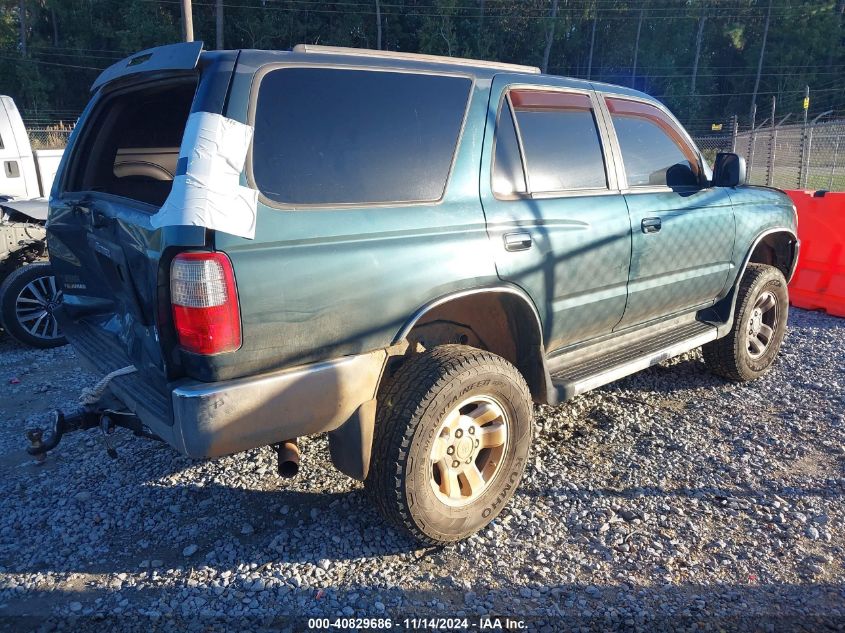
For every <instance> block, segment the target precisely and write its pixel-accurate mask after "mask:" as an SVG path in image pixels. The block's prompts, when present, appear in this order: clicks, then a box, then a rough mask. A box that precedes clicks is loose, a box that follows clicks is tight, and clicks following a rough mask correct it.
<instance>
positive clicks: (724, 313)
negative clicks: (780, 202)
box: [704, 226, 801, 336]
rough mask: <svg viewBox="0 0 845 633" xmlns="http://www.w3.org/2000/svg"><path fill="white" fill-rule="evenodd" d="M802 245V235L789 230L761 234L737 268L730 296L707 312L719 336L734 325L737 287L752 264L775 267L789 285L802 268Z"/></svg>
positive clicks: (769, 231) (781, 229)
mask: <svg viewBox="0 0 845 633" xmlns="http://www.w3.org/2000/svg"><path fill="white" fill-rule="evenodd" d="M800 246H801V242H800V240H799V239H798V236H797V235H796V234H795V232H794V231H793V230H792V229H790V228H788V227H783V226H779V227H773V228H769V229H766V230H765V231H761V232H760V233H758V234H757V236H756V237H755V238H754V240H753V241H752V242H751V246H750V247H749V248H748V250H747V251H746V253H745V256H744V258H743V260H742V264H741V265H740V266H738V267H737V271H738V272H737V275H736V277H735V278H734V280H733V283H732V284H731V286H730V287H729V288H728V292H727V294H726V295H725V296H724V297H723V298H722V299H720V300H719V301H717V302H716V303H715V305H713V306H712V307H711V308H708V309H707V310H706V311H704V318H705V320H709V321H714V322H716V323H718V324H719V336H722V335H723V334H726V333H727V332H728V331H729V330H730V327H731V324H732V323H733V318H734V311H735V310H736V299H737V288H739V284H740V283H742V278H743V276H744V275H745V271H746V270H747V268H748V264H751V263H756V264H767V265H769V266H775V267H776V268H778V269H779V270H780V271H781V272H782V273H783V276H784V277H785V278H786V282H787V283H789V281H790V280H791V279H792V276H793V275H794V274H795V268H796V266H797V265H798V252H799V248H800Z"/></svg>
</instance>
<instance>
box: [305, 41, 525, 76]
mask: <svg viewBox="0 0 845 633" xmlns="http://www.w3.org/2000/svg"><path fill="white" fill-rule="evenodd" d="M293 50H294V52H295V53H322V54H324V55H358V56H360V57H377V58H380V59H407V60H412V61H419V62H428V63H431V64H451V65H453V66H476V67H480V68H498V69H500V70H509V71H511V72H517V73H533V74H539V73H540V69H539V68H538V67H537V66H523V65H521V64H506V63H504V62H490V61H485V60H482V59H467V58H465V57H443V56H441V55H424V54H422V53H400V52H396V51H376V50H370V49H368V48H348V47H345V46H321V45H318V44H297V45H296V46H294V47H293Z"/></svg>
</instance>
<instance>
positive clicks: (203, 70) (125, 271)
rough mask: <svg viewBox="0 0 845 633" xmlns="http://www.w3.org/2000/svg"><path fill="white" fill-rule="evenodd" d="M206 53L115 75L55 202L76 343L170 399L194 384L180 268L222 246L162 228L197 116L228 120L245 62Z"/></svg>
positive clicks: (51, 236) (151, 60) (129, 65)
mask: <svg viewBox="0 0 845 633" xmlns="http://www.w3.org/2000/svg"><path fill="white" fill-rule="evenodd" d="M200 49H201V43H192V44H183V45H173V46H165V47H159V48H157V49H151V50H150V51H144V52H143V53H139V54H137V55H135V56H133V57H131V58H128V59H127V60H124V61H122V62H119V63H118V64H116V65H115V66H114V67H112V68H109V69H107V70H106V71H105V72H104V73H103V75H102V76H101V77H100V79H98V80H97V82H95V84H94V88H95V89H96V90H97V92H96V94H95V95H94V97H93V99H92V100H91V102H90V103H89V105H88V107H87V108H86V110H85V112H84V114H83V116H82V119H81V120H80V123H79V125H78V126H77V129H76V131H75V132H74V135H73V139H72V141H71V144H70V145H69V147H68V149H67V151H66V153H65V157H64V159H63V164H62V166H61V167H60V170H59V176H58V177H57V180H56V183H55V185H54V188H53V195H52V197H51V203H50V214H49V220H48V228H47V230H48V249H49V252H50V260H51V262H52V264H53V267H54V269H55V272H56V276H57V278H58V280H59V282H60V283H61V284H62V286H63V289H64V306H63V321H64V324H63V325H64V327H65V328H66V329H67V330H68V334H69V338H70V340H71V342H72V343H73V344H74V346H75V347H76V348H77V349H78V351H80V352H81V353H82V355H83V356H84V357H87V358H88V360H89V361H92V362H93V364H94V365H95V366H96V367H97V369H99V370H100V371H105V370H111V369H115V367H114V365H121V366H125V365H126V364H129V363H131V364H133V365H135V367H136V368H137V369H138V376H137V378H138V379H141V380H143V382H144V383H145V384H146V385H147V387H148V388H150V389H151V391H150V393H153V392H156V393H159V394H163V393H166V390H165V389H164V386H165V385H166V384H167V383H169V382H171V381H173V380H175V379H177V378H179V377H180V376H181V375H183V371H182V368H181V366H180V361H179V354H178V351H177V349H176V343H175V337H174V334H173V328H172V315H171V311H170V307H169V300H168V299H169V297H168V293H169V283H168V282H169V267H170V262H171V260H172V259H173V257H174V255H176V254H177V253H179V252H181V251H185V250H192V249H200V250H201V249H204V248H205V247H206V245H207V244H208V240H209V239H210V237H209V236H208V235H207V234H206V233H207V231H206V229H204V228H202V227H197V226H179V227H163V228H153V227H152V225H151V218H152V216H153V215H154V214H155V213H156V212H157V211H158V209H159V208H160V206H161V204H162V203H163V202H164V200H165V198H166V197H167V195H168V194H169V192H170V189H171V184H172V180H173V178H174V176H175V175H177V173H178V171H179V169H180V165H179V164H178V163H179V160H178V156H179V146H180V144H181V140H182V135H183V132H184V129H185V124H186V121H187V119H188V116H189V114H190V113H192V112H198V111H205V112H213V113H216V114H220V113H222V111H223V107H224V101H225V96H226V92H227V90H228V83H229V81H230V79H231V74H232V70H233V68H234V64H235V60H236V53H233V52H222V53H204V54H202V56H200ZM183 169H184V167H183ZM147 390H148V391H149V389H147ZM135 395H136V396H137V397H136V398H133V399H136V400H141V401H143V400H144V399H145V397H146V396H145V395H144V394H143V393H137V394H135ZM147 395H149V394H147ZM127 404H130V403H127ZM168 417H169V416H168Z"/></svg>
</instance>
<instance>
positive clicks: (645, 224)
mask: <svg viewBox="0 0 845 633" xmlns="http://www.w3.org/2000/svg"><path fill="white" fill-rule="evenodd" d="M640 226H641V227H642V230H643V233H657V232H658V231H659V230H660V228H661V227H662V226H663V222H661V220H660V218H643V221H642V224H641V225H640Z"/></svg>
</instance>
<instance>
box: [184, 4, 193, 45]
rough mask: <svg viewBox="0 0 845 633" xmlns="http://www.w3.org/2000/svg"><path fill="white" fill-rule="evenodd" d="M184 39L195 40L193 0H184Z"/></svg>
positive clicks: (187, 40)
mask: <svg viewBox="0 0 845 633" xmlns="http://www.w3.org/2000/svg"><path fill="white" fill-rule="evenodd" d="M182 39H184V40H185V41H186V42H193V41H194V13H193V11H192V9H191V0H182Z"/></svg>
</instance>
